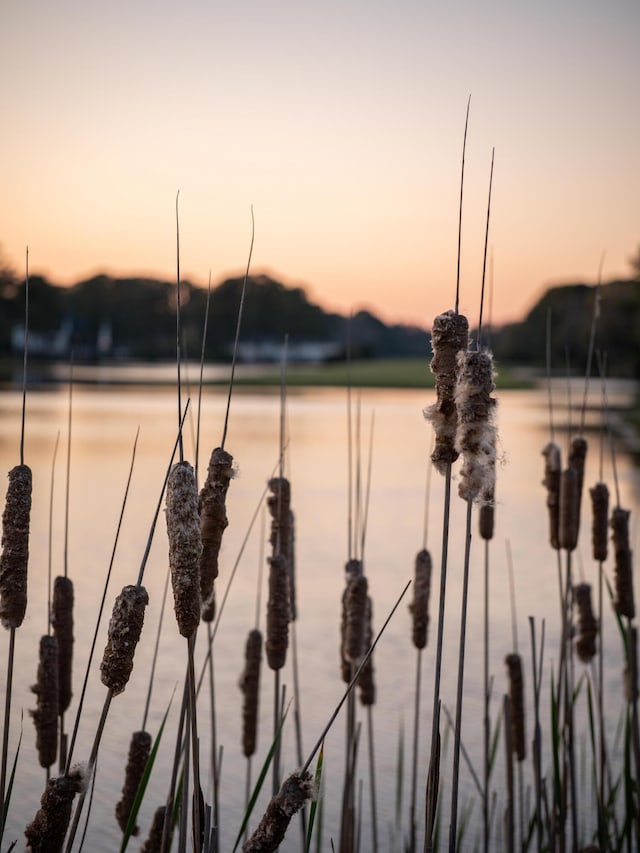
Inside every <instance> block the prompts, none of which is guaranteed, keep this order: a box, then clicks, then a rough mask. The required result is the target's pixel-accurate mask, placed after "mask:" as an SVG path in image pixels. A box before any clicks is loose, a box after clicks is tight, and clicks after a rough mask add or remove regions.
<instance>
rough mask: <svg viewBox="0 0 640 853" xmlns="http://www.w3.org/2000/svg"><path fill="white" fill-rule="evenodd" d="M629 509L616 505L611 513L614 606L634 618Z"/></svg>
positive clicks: (619, 611)
mask: <svg viewBox="0 0 640 853" xmlns="http://www.w3.org/2000/svg"><path fill="white" fill-rule="evenodd" d="M630 514H631V513H630V512H629V510H628V509H622V508H621V507H615V508H614V510H613V512H612V513H611V522H610V523H611V531H612V534H611V539H612V542H613V551H614V556H615V566H614V573H613V582H614V588H615V601H614V607H615V609H616V612H617V613H618V614H619V615H620V616H626V617H627V618H628V619H633V617H634V616H635V613H636V608H635V601H634V595H633V566H632V560H631V548H630V547H629V516H630Z"/></svg>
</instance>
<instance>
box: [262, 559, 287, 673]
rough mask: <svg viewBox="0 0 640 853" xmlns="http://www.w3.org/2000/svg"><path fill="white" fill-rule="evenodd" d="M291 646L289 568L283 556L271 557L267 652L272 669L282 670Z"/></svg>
mask: <svg viewBox="0 0 640 853" xmlns="http://www.w3.org/2000/svg"><path fill="white" fill-rule="evenodd" d="M288 646H289V567H288V566H287V560H286V558H285V557H284V556H283V555H282V554H276V555H275V556H273V557H269V599H268V601H267V641H266V643H265V651H266V653H267V663H268V664H269V667H270V669H273V670H278V669H282V667H283V666H284V664H285V661H286V659H287V648H288Z"/></svg>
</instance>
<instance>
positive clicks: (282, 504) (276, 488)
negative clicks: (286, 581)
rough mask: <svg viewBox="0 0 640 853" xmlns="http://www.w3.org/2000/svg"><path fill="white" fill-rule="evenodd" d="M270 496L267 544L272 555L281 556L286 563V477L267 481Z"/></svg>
mask: <svg viewBox="0 0 640 853" xmlns="http://www.w3.org/2000/svg"><path fill="white" fill-rule="evenodd" d="M269 489H270V490H271V494H270V495H269V496H268V497H267V506H268V508H269V513H270V514H271V536H270V537H269V542H270V543H271V546H272V548H273V551H274V553H278V554H282V555H283V556H284V557H285V558H286V559H287V561H288V560H289V558H290V549H291V542H292V537H291V520H292V514H291V484H290V483H289V480H287V478H286V477H272V478H271V479H270V480H269Z"/></svg>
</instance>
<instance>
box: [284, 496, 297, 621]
mask: <svg viewBox="0 0 640 853" xmlns="http://www.w3.org/2000/svg"><path fill="white" fill-rule="evenodd" d="M288 527H289V544H288V548H287V558H288V561H289V619H290V620H291V622H295V621H296V619H297V618H298V605H297V602H296V532H295V518H294V515H293V513H292V512H291V510H289V519H288Z"/></svg>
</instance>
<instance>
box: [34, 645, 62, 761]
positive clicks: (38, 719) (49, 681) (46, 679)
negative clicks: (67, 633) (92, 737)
mask: <svg viewBox="0 0 640 853" xmlns="http://www.w3.org/2000/svg"><path fill="white" fill-rule="evenodd" d="M31 690H32V691H33V693H35V694H36V696H37V707H36V709H35V711H30V714H31V716H32V717H33V723H34V725H35V727H36V749H37V751H38V761H39V763H40V767H51V765H52V764H53V763H54V762H55V760H56V756H57V753H58V641H57V640H56V638H55V637H50V636H47V635H45V636H44V637H41V638H40V655H39V661H38V677H37V683H36V684H34V685H33V687H32V688H31Z"/></svg>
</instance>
